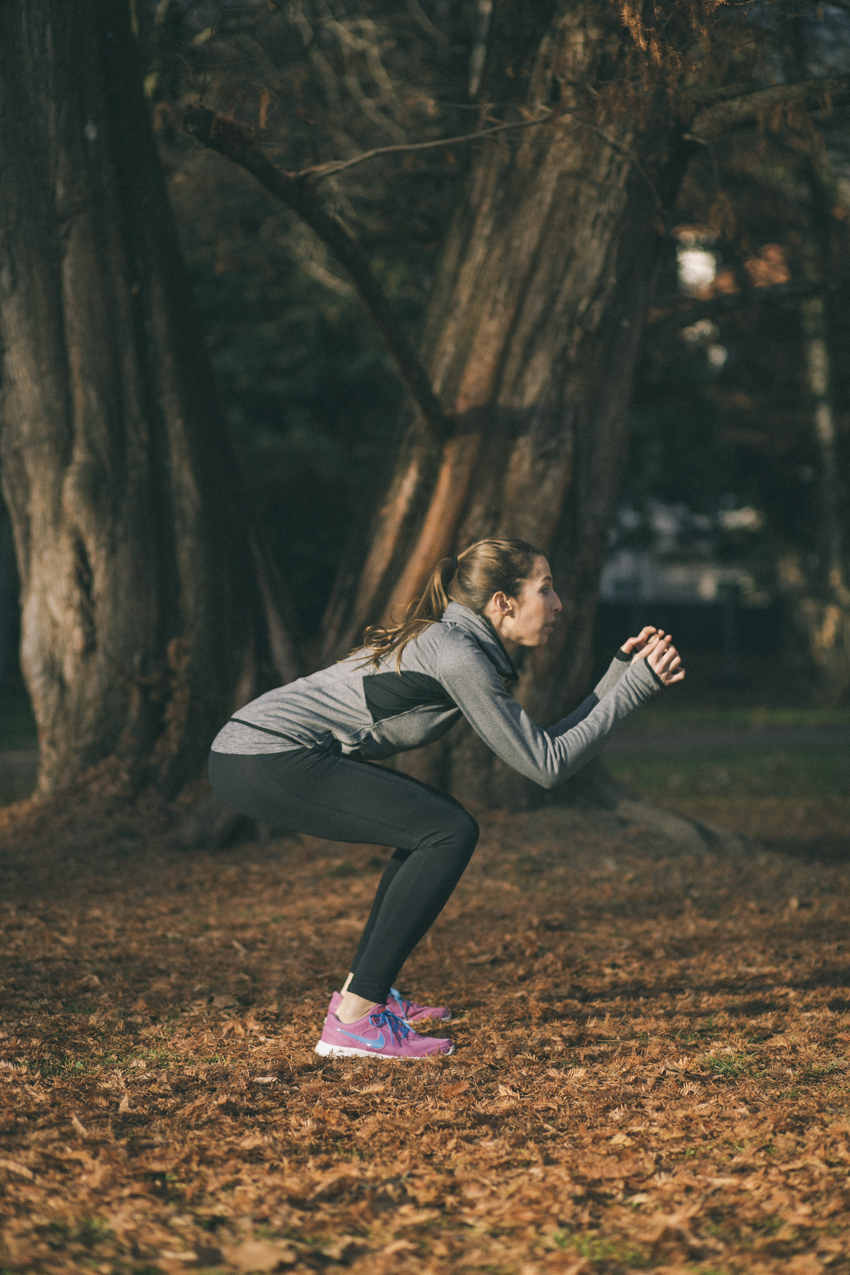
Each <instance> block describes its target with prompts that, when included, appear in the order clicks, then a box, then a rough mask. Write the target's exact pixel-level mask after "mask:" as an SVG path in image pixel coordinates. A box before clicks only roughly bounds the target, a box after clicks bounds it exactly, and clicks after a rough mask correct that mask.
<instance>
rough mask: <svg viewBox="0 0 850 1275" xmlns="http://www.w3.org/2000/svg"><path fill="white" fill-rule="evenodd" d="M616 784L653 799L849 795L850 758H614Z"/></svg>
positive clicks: (791, 753) (815, 755) (771, 754)
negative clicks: (849, 764)
mask: <svg viewBox="0 0 850 1275" xmlns="http://www.w3.org/2000/svg"><path fill="white" fill-rule="evenodd" d="M608 764H609V768H610V770H611V772H612V774H613V775H614V776H615V778H616V779H619V780H620V781H621V782H622V783H624V784H626V785H627V786H628V787H629V788H634V789H636V790H637V791H638V792H640V794H641V795H642V796H643V797H647V798H656V799H659V798H665V799H672V798H680V797H777V796H782V797H819V796H828V795H830V794H833V793H836V794H841V793H846V792H847V791H848V787H850V773H848V771H850V767H848V763H847V760H846V758H844V757H841V756H831V755H829V754H820V753H806V752H803V751H791V750H790V749H789V750H788V751H787V752H765V753H755V754H754V753H750V752H746V753H744V752H741V753H736V752H734V751H730V752H728V753H724V755H723V756H722V757H717V756H712V755H711V754H708V755H705V754H700V753H697V754H693V755H690V756H683V755H681V754H680V755H679V756H676V755H675V754H673V753H670V754H666V753H659V752H654V753H653V755H652V756H651V757H634V756H629V757H628V758H626V757H611V758H610V759H609V763H608Z"/></svg>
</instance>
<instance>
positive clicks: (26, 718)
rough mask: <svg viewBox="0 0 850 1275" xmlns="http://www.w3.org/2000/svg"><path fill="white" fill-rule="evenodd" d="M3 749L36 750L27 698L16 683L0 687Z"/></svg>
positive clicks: (33, 726) (34, 731) (31, 715)
mask: <svg viewBox="0 0 850 1275" xmlns="http://www.w3.org/2000/svg"><path fill="white" fill-rule="evenodd" d="M0 721H2V723H3V743H2V747H3V748H11V749H16V748H37V747H38V735H37V732H36V727H35V718H34V717H33V713H32V708H31V707H30V701H29V696H28V695H27V693H26V691H25V690H24V688H23V686H21V685H20V684H18V683H7V684H5V685H0Z"/></svg>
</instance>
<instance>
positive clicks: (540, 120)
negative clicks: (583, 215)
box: [291, 111, 562, 177]
mask: <svg viewBox="0 0 850 1275" xmlns="http://www.w3.org/2000/svg"><path fill="white" fill-rule="evenodd" d="M561 114H562V112H557V113H556V112H555V111H547V112H546V113H545V115H539V116H537V117H536V118H535V119H533V120H515V121H513V122H512V123H509V124H494V125H493V126H492V127H491V128H481V129H477V130H476V131H475V132H474V133H460V134H459V135H458V136H457V137H438V138H436V139H435V140H434V141H430V142H398V143H394V144H393V145H392V146H376V147H375V148H374V149H373V150H369V151H363V152H362V153H361V154H360V155H353V156H352V157H351V159H330V160H328V161H327V162H326V163H324V164H315V165H314V166H313V167H312V168H300V169H299V170H298V171H297V172H295V173H292V174H291V176H292V177H329V176H330V175H331V173H341V172H342V171H343V169H346V168H354V167H355V166H356V165H357V164H365V163H366V161H367V160H369V159H377V158H378V156H380V155H398V154H406V153H407V152H409V151H432V150H437V149H438V148H439V147H441V146H459V145H460V144H461V143H462V142H474V141H477V140H478V138H480V137H492V136H493V134H494V133H505V132H507V131H508V129H517V128H534V127H535V126H536V125H538V124H548V123H550V122H551V121H552V120H554V119H557V118H560V115H561Z"/></svg>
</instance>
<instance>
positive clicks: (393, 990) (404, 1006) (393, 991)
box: [390, 987, 413, 1018]
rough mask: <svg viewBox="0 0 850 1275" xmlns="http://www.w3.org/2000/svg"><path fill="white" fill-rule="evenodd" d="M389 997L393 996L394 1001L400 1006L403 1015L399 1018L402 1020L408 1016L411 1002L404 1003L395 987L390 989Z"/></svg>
mask: <svg viewBox="0 0 850 1275" xmlns="http://www.w3.org/2000/svg"><path fill="white" fill-rule="evenodd" d="M390 996H394V997H395V999H396V1000H397V1001H398V1003H399V1005H401V1008H402V1010H403V1013H402V1014H401V1015H400V1016H401V1017H402V1018H407V1017H408V1016H409V1014H410V1007H411V1005H412V1004H413V1002H412V1001H406V1000H405V999H404V997H403V996H402V994H401V992H400V991H399V990H398V988H397V987H391V988H390Z"/></svg>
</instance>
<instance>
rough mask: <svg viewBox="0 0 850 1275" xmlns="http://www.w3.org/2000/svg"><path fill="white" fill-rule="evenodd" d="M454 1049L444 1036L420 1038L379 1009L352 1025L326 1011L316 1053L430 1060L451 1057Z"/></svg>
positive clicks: (384, 1010)
mask: <svg viewBox="0 0 850 1275" xmlns="http://www.w3.org/2000/svg"><path fill="white" fill-rule="evenodd" d="M453 1049H454V1045H453V1044H452V1042H451V1041H450V1040H449V1039H448V1037H444V1036H420V1035H419V1033H418V1032H415V1031H414V1030H413V1028H412V1027H409V1026H408V1025H407V1023H406V1022H405V1021H404V1019H403V1018H399V1016H398V1014H394V1013H393V1012H392V1011H391V1010H389V1009H387V1007H386V1005H382V1006H381V1008H380V1009H373V1010H372V1012H371V1013H370V1014H365V1015H364V1016H363V1018H358V1019H357V1020H356V1022H353V1023H343V1022H340V1020H339V1019H338V1018H337V1016H336V1014H334V1013H332V1012H331V1011H330V1010H328V1016H327V1018H326V1019H325V1025H324V1028H323V1029H322V1035H321V1039H320V1040H319V1042H318V1044H317V1045H316V1053H317V1054H321V1055H322V1056H323V1057H325V1058H327V1057H333V1058H350V1057H362V1058H368V1057H369V1056H370V1055H371V1056H374V1057H375V1058H430V1057H433V1056H434V1055H439V1054H450V1053H452V1051H453Z"/></svg>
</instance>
